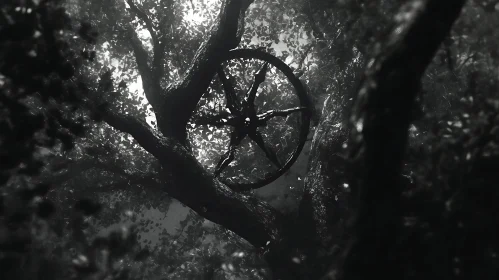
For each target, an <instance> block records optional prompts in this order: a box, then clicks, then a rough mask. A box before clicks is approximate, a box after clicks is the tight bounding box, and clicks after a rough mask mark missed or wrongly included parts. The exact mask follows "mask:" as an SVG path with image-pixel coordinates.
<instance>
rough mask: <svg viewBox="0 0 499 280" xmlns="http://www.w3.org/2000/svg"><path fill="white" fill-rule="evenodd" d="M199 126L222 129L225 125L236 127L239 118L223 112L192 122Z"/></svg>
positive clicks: (196, 118)
mask: <svg viewBox="0 0 499 280" xmlns="http://www.w3.org/2000/svg"><path fill="white" fill-rule="evenodd" d="M191 123H194V124H197V125H213V126H216V127H222V126H225V125H231V126H236V124H237V117H234V116H231V115H230V114H229V113H228V112H222V113H221V114H219V115H215V116H202V117H195V118H193V120H192V122H191Z"/></svg>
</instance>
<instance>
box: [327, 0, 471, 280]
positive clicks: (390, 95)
mask: <svg viewBox="0 0 499 280" xmlns="http://www.w3.org/2000/svg"><path fill="white" fill-rule="evenodd" d="M464 3H465V0H427V1H411V2H409V3H408V4H407V5H405V6H404V8H403V10H402V11H401V12H400V13H399V14H398V15H397V16H396V17H395V19H396V21H397V28H396V29H395V30H394V31H393V33H392V34H391V36H390V37H389V40H388V42H387V43H386V44H385V46H384V47H382V48H380V50H379V51H378V53H376V54H375V58H374V59H372V60H370V61H369V63H368V67H367V70H366V73H365V77H364V79H363V82H362V83H361V86H360V90H359V92H358V97H357V100H356V102H355V105H354V107H353V111H352V117H351V122H352V129H351V134H350V141H349V142H350V143H349V147H350V160H351V161H352V162H353V163H354V164H353V166H354V170H356V171H355V172H356V176H355V179H354V178H353V176H352V179H351V180H350V182H351V184H350V185H351V187H352V191H353V192H354V194H355V199H356V200H357V201H356V202H357V204H356V205H354V206H356V207H357V209H356V213H355V215H354V219H353V222H354V223H353V227H352V229H353V232H352V233H353V235H351V236H352V237H351V238H349V242H348V246H347V247H346V249H345V251H344V252H343V253H344V258H342V259H341V260H340V262H338V263H337V267H336V268H337V269H341V270H339V271H338V270H333V271H334V273H333V274H331V275H330V276H332V278H334V279H362V278H368V277H369V278H372V277H373V276H381V277H384V278H389V279H401V278H403V274H402V271H403V269H404V268H403V266H402V264H401V263H399V261H400V256H399V255H398V253H399V252H398V250H400V248H398V247H397V243H398V242H397V241H398V240H399V238H400V236H399V234H400V227H401V224H402V223H401V209H400V199H401V197H400V195H401V186H400V171H401V167H402V159H403V154H404V149H405V147H406V144H407V137H408V136H407V131H408V128H409V124H410V122H411V121H412V119H411V118H412V116H411V108H412V106H413V103H414V100H415V97H416V95H417V93H418V91H419V87H420V83H421V78H422V75H423V73H424V71H425V69H426V67H427V65H428V64H429V63H430V62H431V60H432V58H433V56H434V55H435V53H436V51H437V49H438V48H439V46H440V44H441V43H442V41H443V40H444V39H445V37H446V36H447V34H448V33H449V31H450V29H451V27H452V24H453V23H454V21H455V20H456V19H457V17H458V16H459V14H460V12H461V9H462V7H463V5H464ZM423 37H424V38H425V40H422V39H421V38H423ZM338 272H339V274H338Z"/></svg>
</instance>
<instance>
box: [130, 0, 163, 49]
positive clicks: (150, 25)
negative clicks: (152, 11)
mask: <svg viewBox="0 0 499 280" xmlns="http://www.w3.org/2000/svg"><path fill="white" fill-rule="evenodd" d="M126 2H127V3H128V6H130V10H131V11H132V12H133V13H134V14H135V16H136V17H138V18H139V19H140V20H142V21H143V22H144V23H145V25H146V29H147V31H149V33H150V34H151V38H152V42H153V45H156V44H158V34H156V31H155V30H154V24H153V22H152V20H151V19H150V18H149V17H148V16H147V15H146V13H144V12H143V11H142V10H141V9H139V8H138V7H137V6H136V5H135V3H133V0H127V1H126Z"/></svg>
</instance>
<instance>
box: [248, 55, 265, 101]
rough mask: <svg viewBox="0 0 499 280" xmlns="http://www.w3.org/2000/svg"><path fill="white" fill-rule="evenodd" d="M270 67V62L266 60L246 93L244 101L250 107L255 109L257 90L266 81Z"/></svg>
mask: <svg viewBox="0 0 499 280" xmlns="http://www.w3.org/2000/svg"><path fill="white" fill-rule="evenodd" d="M268 69H269V63H268V62H265V64H263V66H262V67H261V68H260V70H258V72H256V74H255V79H254V80H253V84H252V85H251V87H250V89H249V90H248V92H247V93H246V96H245V97H244V103H245V105H246V106H247V108H248V109H253V110H254V108H255V98H256V92H257V91H258V87H259V86H260V84H261V83H263V82H264V81H265V75H266V74H267V70H268Z"/></svg>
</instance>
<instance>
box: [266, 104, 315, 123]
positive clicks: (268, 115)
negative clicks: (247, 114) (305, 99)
mask: <svg viewBox="0 0 499 280" xmlns="http://www.w3.org/2000/svg"><path fill="white" fill-rule="evenodd" d="M305 110H307V107H294V108H289V109H284V110H269V111H267V112H265V113H261V114H258V115H257V117H258V120H259V121H264V122H266V121H268V120H270V119H271V118H273V117H286V116H288V115H290V114H293V113H295V112H301V111H305Z"/></svg>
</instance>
